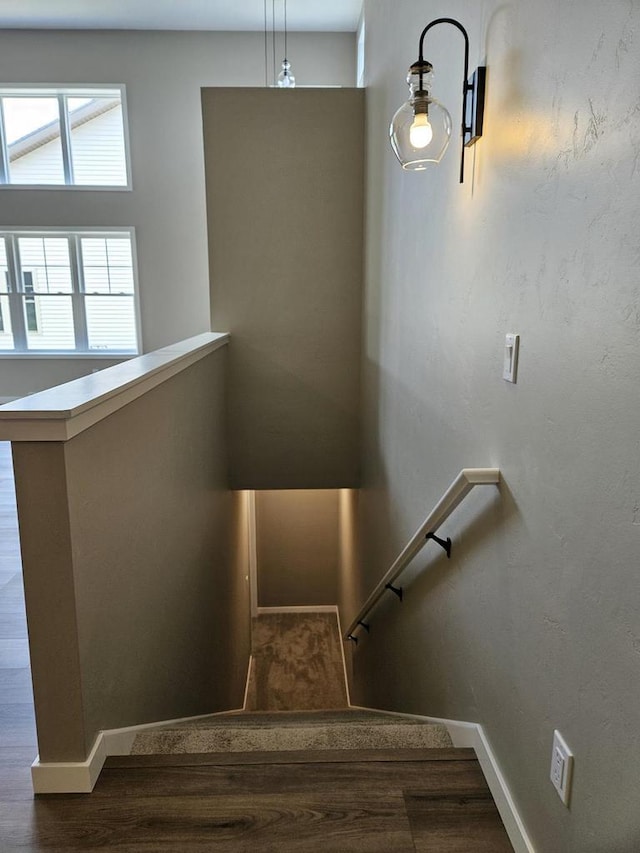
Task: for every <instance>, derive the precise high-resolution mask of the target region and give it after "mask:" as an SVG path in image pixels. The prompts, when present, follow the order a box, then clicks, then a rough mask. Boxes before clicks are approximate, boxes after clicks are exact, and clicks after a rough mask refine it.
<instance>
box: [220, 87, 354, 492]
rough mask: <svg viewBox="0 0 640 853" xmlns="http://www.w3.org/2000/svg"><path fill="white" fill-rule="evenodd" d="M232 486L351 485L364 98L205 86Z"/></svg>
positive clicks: (339, 92)
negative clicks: (226, 340) (226, 343)
mask: <svg viewBox="0 0 640 853" xmlns="http://www.w3.org/2000/svg"><path fill="white" fill-rule="evenodd" d="M203 119H204V131H205V169H206V176H207V216H208V227H209V253H210V268H211V311H212V313H211V317H212V324H213V325H212V328H216V329H217V328H219V329H224V330H225V331H228V332H230V333H231V344H230V347H229V371H230V372H229V436H230V447H229V449H230V459H231V463H230V464H231V484H232V486H233V487H234V488H241V489H244V488H249V489H288V488H339V487H344V486H353V485H356V484H357V481H358V462H359V460H358V413H359V402H360V385H359V373H360V371H359V354H360V329H361V320H360V312H361V292H362V205H363V131H364V97H363V92H362V90H359V89H307V90H302V89H295V90H294V91H280V90H274V89H242V90H239V89H205V90H203Z"/></svg>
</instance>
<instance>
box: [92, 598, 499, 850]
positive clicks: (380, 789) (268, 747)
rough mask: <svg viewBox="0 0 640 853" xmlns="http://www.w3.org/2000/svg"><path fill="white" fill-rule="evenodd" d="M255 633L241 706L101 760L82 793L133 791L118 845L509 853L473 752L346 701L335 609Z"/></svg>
mask: <svg viewBox="0 0 640 853" xmlns="http://www.w3.org/2000/svg"><path fill="white" fill-rule="evenodd" d="M253 638H254V639H253V646H252V666H251V668H250V677H249V684H248V687H247V703H246V704H247V709H246V710H244V711H241V712H235V713H223V714H213V715H210V716H208V717H202V718H199V719H197V720H192V721H187V722H184V723H180V724H174V725H169V726H165V727H161V728H153V729H148V730H146V731H142V732H140V733H139V734H137V736H136V738H135V740H134V742H133V746H132V749H131V754H130V755H127V756H112V757H110V758H108V759H107V761H106V763H105V766H104V769H103V772H102V774H101V777H100V780H99V782H98V785H97V786H96V789H95V791H94V794H93V798H92V799H93V802H96V798H100V797H101V796H102V797H103V798H105V799H104V802H103V804H102V807H101V808H104V807H107V808H112V807H115V803H116V799H114V798H116V797H118V796H120V797H122V795H123V794H124V793H125V792H126V797H127V798H128V802H129V800H130V798H133V799H132V800H131V806H130V809H131V811H130V812H129V811H128V812H127V815H126V821H125V824H124V826H126V833H128V834H125V835H123V838H122V839H121V843H122V844H123V848H122V849H125V850H132V851H133V850H138V849H149V850H153V851H154V853H155V851H156V850H157V851H165V850H166V851H176V853H177V851H180V853H187V851H191V850H194V851H195V850H206V851H220V853H226V851H233V853H243V851H246V853H249V851H251V853H319V851H322V853H365V851H366V853H422V851H448V853H471V851H473V853H484V852H485V851H486V853H489V851H491V853H503V851H505V853H508V851H511V849H512V848H511V846H510V844H509V841H508V838H507V836H506V833H505V831H504V828H503V826H502V823H501V821H500V817H499V815H498V812H497V810H496V807H495V804H494V802H493V800H492V798H491V794H490V793H489V790H488V788H487V785H486V782H485V780H484V777H483V775H482V772H481V771H480V768H479V765H478V762H477V761H476V760H475V755H474V753H473V750H470V749H454V748H453V746H452V742H451V739H450V737H449V734H448V732H447V730H446V728H445V727H444V726H442V725H434V724H431V723H425V722H423V721H421V720H418V719H415V718H410V717H409V718H407V717H403V716H401V715H396V714H390V713H385V712H382V711H372V710H362V709H357V708H352V707H349V705H348V698H347V697H348V691H347V685H346V683H345V678H344V663H343V659H342V648H341V643H340V636H339V633H338V624H337V619H336V616H335V615H334V614H330V613H328V614H327V613H313V614H291V613H286V614H269V615H267V616H259V617H258V618H257V620H254V624H253ZM169 795H170V796H169ZM136 798H137V799H136ZM110 804H111V805H110ZM100 814H102V812H100ZM78 831H80V827H78Z"/></svg>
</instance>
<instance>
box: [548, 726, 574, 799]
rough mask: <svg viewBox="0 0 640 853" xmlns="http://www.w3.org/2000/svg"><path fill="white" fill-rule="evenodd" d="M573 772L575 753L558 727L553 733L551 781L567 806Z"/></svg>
mask: <svg viewBox="0 0 640 853" xmlns="http://www.w3.org/2000/svg"><path fill="white" fill-rule="evenodd" d="M572 774H573V753H572V752H571V750H570V749H569V747H568V746H567V744H566V742H565V740H564V738H563V737H562V735H561V734H560V732H559V731H558V730H557V729H556V730H555V731H554V733H553V749H552V752H551V781H552V783H553V787H554V788H555V789H556V791H557V792H558V796H559V797H560V799H561V800H562V802H563V803H564V804H565V806H568V805H569V796H570V794H571V776H572Z"/></svg>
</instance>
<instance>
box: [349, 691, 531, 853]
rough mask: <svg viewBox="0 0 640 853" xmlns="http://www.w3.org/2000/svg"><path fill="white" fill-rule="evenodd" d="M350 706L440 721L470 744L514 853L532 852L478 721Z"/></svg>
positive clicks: (460, 743)
mask: <svg viewBox="0 0 640 853" xmlns="http://www.w3.org/2000/svg"><path fill="white" fill-rule="evenodd" d="M351 707H353V708H355V709H357V710H360V711H377V712H378V713H381V714H392V715H393V716H396V717H404V718H408V719H413V720H423V721H424V722H425V723H440V724H441V725H443V726H446V728H447V731H448V732H449V735H450V736H451V740H452V741H453V745H454V746H455V747H471V748H472V749H474V750H475V752H476V755H477V756H478V762H479V764H480V769H481V770H482V773H483V774H484V778H485V779H486V782H487V785H488V786H489V790H490V791H491V796H492V797H493V799H494V800H495V804H496V807H497V809H498V812H499V813H500V817H501V818H502V823H503V824H504V828H505V830H506V832H507V835H508V836H509V841H511V844H512V845H513V849H514V851H515V853H535V848H534V846H533V844H532V843H531V839H530V838H529V836H528V834H527V830H526V828H525V826H524V823H523V822H522V819H521V818H520V815H519V814H518V810H517V808H516V804H515V802H514V800H513V797H512V796H511V792H510V791H509V788H508V787H507V783H506V780H505V778H504V776H503V775H502V771H501V770H500V766H499V764H498V762H497V760H496V757H495V755H494V753H493V750H492V749H491V745H490V744H489V741H488V739H487V736H486V734H485V732H484V729H483V727H482V726H481V725H480V724H479V723H467V722H464V721H461V720H445V719H442V718H441V717H424V716H421V715H419V714H401V713H398V712H397V711H382V710H380V709H379V708H365V707H362V706H360V705H352V706H351Z"/></svg>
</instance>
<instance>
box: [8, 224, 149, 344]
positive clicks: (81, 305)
mask: <svg viewBox="0 0 640 853" xmlns="http://www.w3.org/2000/svg"><path fill="white" fill-rule="evenodd" d="M132 236H133V235H132V233H131V232H130V231H100V232H98V231H73V232H68V231H67V232H61V231H37V232H36V231H0V352H4V353H5V354H7V353H16V352H18V353H45V354H61V353H69V354H70V353H83V354H95V353H98V352H99V353H110V354H117V353H123V354H124V353H127V354H135V353H137V352H138V349H139V348H138V323H137V312H136V288H135V269H134V263H133V240H132Z"/></svg>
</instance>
